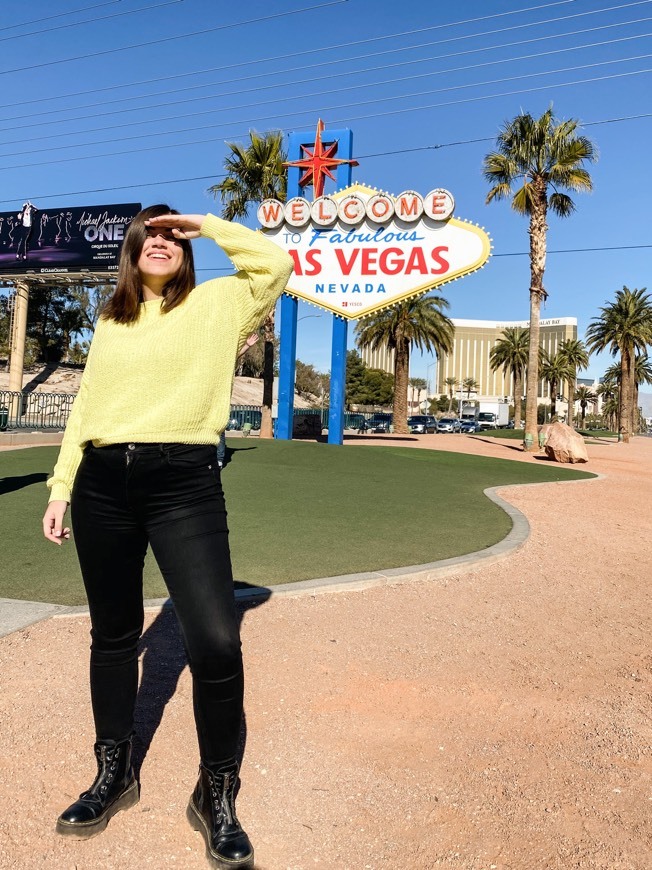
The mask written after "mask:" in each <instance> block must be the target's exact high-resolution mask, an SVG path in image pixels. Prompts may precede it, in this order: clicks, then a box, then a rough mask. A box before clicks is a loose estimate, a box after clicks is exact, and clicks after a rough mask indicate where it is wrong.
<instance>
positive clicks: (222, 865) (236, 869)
mask: <svg viewBox="0 0 652 870" xmlns="http://www.w3.org/2000/svg"><path fill="white" fill-rule="evenodd" d="M186 818H187V819H188V821H189V822H190V824H191V826H192V827H193V828H194V830H195V831H199V833H200V834H201V835H202V836H203V838H204V841H205V843H206V857H207V858H208V860H209V862H210V863H211V864H212V865H213V867H217V868H219V870H254V853H253V851H252V852H251V854H250V855H247V857H246V858H238V860H237V861H231V860H230V859H229V858H224V857H223V856H221V855H217V854H216V853H215V852H213V850H212V849H211V835H210V831H209V830H208V827H207V825H206V822H205V820H204V817H203V816H202V814H201V813H200V812H199V811H198V810H197V809H196V808H195V805H194V804H193V802H192V799H191V800H190V803H189V804H188V808H187V809H186Z"/></svg>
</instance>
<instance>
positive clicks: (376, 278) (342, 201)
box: [258, 184, 491, 320]
mask: <svg viewBox="0 0 652 870" xmlns="http://www.w3.org/2000/svg"><path fill="white" fill-rule="evenodd" d="M454 210H455V200H454V198H453V195H452V194H451V193H450V191H448V190H446V189H444V188H435V189H434V190H431V191H430V193H428V194H426V195H425V196H421V195H420V194H419V193H417V192H416V191H414V190H406V191H404V192H403V193H401V194H399V195H398V196H391V195H390V194H387V193H381V192H379V191H377V190H375V189H374V188H371V187H367V186H365V185H363V184H354V185H352V186H350V187H348V188H346V189H345V190H341V191H339V192H338V193H335V194H333V195H332V196H322V197H319V198H318V199H316V200H314V201H313V202H309V201H308V200H306V199H303V198H301V197H295V198H294V199H290V200H289V201H288V202H286V203H281V202H279V201H278V200H265V201H264V202H262V203H261V205H260V207H259V209H258V220H259V221H260V223H261V225H262V226H263V227H264V229H265V232H266V235H267V236H268V238H270V239H271V240H272V241H273V242H275V243H276V244H277V245H279V247H282V248H283V249H284V250H286V251H287V252H288V253H289V254H290V255H291V256H292V258H293V259H294V273H293V274H292V275H291V276H290V280H289V282H288V287H287V289H286V292H287V293H288V294H290V295H291V296H296V297H298V298H299V299H303V300H305V301H306V302H310V303H311V304H313V305H316V306H318V307H319V308H325V309H327V310H329V311H332V312H334V313H335V314H338V315H339V316H340V317H343V318H346V319H349V320H356V319H358V318H360V317H365V316H367V315H369V314H371V313H373V312H375V311H380V310H382V309H384V308H389V307H391V306H392V305H395V304H396V303H397V302H400V301H402V300H404V299H409V298H410V297H411V296H416V295H419V294H421V293H426V292H427V291H428V290H431V289H433V288H435V287H439V286H440V285H441V284H445V283H447V282H448V281H453V280H455V279H456V278H461V277H462V276H463V275H468V274H470V273H471V272H475V271H476V269H480V268H482V266H484V264H485V263H486V262H487V259H488V258H489V255H490V252H491V240H490V239H489V236H488V235H487V234H486V233H485V231H484V230H483V229H482V228H481V227H478V226H476V225H474V224H472V223H470V222H469V221H465V220H463V219H460V218H456V217H453V213H454Z"/></svg>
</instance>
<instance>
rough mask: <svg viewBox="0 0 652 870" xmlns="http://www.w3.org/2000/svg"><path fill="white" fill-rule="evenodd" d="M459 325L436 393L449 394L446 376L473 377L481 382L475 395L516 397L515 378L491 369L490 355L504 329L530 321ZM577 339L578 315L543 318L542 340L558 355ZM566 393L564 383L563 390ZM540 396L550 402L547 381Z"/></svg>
mask: <svg viewBox="0 0 652 870" xmlns="http://www.w3.org/2000/svg"><path fill="white" fill-rule="evenodd" d="M453 324H454V326H455V341H454V344H453V352H452V353H451V354H444V355H442V357H441V359H440V360H439V365H438V366H437V380H436V384H437V386H436V392H437V393H438V394H441V393H446V392H447V391H448V388H447V387H446V378H451V377H454V378H456V379H457V380H458V381H459V382H460V383H461V382H462V381H463V380H464V379H465V378H473V379H474V380H476V381H477V382H478V384H479V387H478V391H477V393H476V395H475V396H472V398H476V399H495V398H501V399H502V398H504V397H505V396H508V397H510V398H512V399H513V397H514V379H513V378H512V376H511V375H510V374H509V373H505V372H504V371H503V369H498V370H497V371H495V372H492V371H491V367H490V365H489V354H490V353H491V349H492V348H493V346H494V345H495V344H496V342H497V341H498V340H499V339H500V338H502V336H503V332H504V331H505V329H506V328H507V327H509V326H521V327H523V328H528V327H529V326H530V323H529V321H527V320H513V321H501V322H498V321H495V320H453ZM576 338H577V318H575V317H552V318H547V319H545V320H544V319H542V320H541V333H540V337H539V343H540V344H541V345H542V347H543V348H544V349H545V350H547V351H548V353H549V354H551V355H554V354H555V353H556V352H557V350H558V349H559V345H560V344H561V343H562V342H563V341H566V340H567V339H576ZM560 392H563V386H562V387H561V389H560ZM538 395H539V398H540V399H541V400H542V401H543V402H546V401H549V398H550V397H549V390H548V386H547V384H545V383H543V381H541V382H540V383H539V392H538Z"/></svg>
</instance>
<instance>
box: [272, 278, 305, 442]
mask: <svg viewBox="0 0 652 870" xmlns="http://www.w3.org/2000/svg"><path fill="white" fill-rule="evenodd" d="M298 309H299V300H298V299H295V298H294V296H288V295H287V293H284V294H283V296H281V345H280V347H279V371H278V420H277V422H276V437H277V438H280V439H282V440H284V441H287V440H289V439H291V438H292V423H293V420H294V370H295V367H296V360H297V311H298Z"/></svg>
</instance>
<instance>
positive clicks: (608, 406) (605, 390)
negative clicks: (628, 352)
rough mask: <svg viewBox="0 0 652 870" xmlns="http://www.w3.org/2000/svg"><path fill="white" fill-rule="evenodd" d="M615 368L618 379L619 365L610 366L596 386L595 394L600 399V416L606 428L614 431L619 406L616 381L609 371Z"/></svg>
mask: <svg viewBox="0 0 652 870" xmlns="http://www.w3.org/2000/svg"><path fill="white" fill-rule="evenodd" d="M614 368H617V369H618V377H620V364H619V363H616V364H615V365H614V366H610V367H609V369H608V370H607V371H606V372H605V374H604V377H603V379H602V383H601V384H600V385H599V386H598V388H597V390H596V393H597V395H598V397H600V396H601V397H602V416H603V418H605V422H606V423H607V424H608V426H607V428H609V429H615V428H616V422H615V419H616V417H617V416H618V408H619V406H620V399H619V390H618V379H617V377H614V376H613V375H612V374H611V371H612V370H613V369H614Z"/></svg>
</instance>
